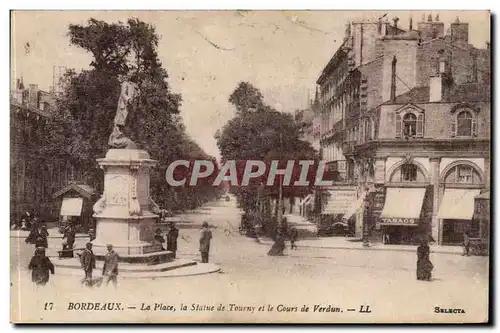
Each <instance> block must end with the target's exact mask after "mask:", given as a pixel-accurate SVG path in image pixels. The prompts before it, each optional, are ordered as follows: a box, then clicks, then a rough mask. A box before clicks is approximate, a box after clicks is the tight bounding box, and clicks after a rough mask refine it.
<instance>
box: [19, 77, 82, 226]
mask: <svg viewBox="0 0 500 333" xmlns="http://www.w3.org/2000/svg"><path fill="white" fill-rule="evenodd" d="M54 105H55V96H54V94H52V93H48V92H45V91H42V90H40V89H38V86H37V85H34V84H31V85H29V86H28V87H27V88H26V87H25V86H24V84H23V82H22V80H17V83H16V87H15V89H14V90H13V91H12V92H11V98H10V133H11V155H10V156H11V161H10V180H11V182H10V184H11V186H10V205H11V218H12V219H19V218H20V216H21V214H23V213H24V212H27V211H28V212H30V213H35V214H38V215H40V216H41V217H42V218H44V219H56V218H57V215H58V213H59V211H58V207H56V202H55V200H54V199H53V198H52V195H53V194H54V193H55V192H56V191H58V190H59V189H60V188H61V187H63V186H65V185H67V183H68V181H70V180H73V179H78V178H79V177H80V174H79V172H78V170H77V169H76V168H75V166H73V165H71V164H70V163H68V162H67V161H64V160H57V159H53V158H51V157H50V156H44V155H42V154H41V153H40V146H41V143H42V140H43V139H44V135H45V133H44V128H45V126H46V123H47V121H48V119H49V118H50V116H51V112H52V109H53V107H54Z"/></svg>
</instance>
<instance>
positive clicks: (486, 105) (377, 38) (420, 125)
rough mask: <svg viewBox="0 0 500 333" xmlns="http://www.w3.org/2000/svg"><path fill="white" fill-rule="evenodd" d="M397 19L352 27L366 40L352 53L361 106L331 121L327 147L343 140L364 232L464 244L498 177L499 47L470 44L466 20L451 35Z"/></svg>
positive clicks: (430, 24) (435, 26) (431, 24)
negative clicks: (494, 64)
mask: <svg viewBox="0 0 500 333" xmlns="http://www.w3.org/2000/svg"><path fill="white" fill-rule="evenodd" d="M397 22H398V20H397V18H396V19H394V24H393V25H392V26H391V25H389V24H388V23H387V22H380V21H379V22H377V23H376V24H372V23H370V24H371V25H370V24H351V27H352V30H353V32H352V33H350V34H349V35H350V36H352V39H353V42H352V44H351V45H354V46H355V45H358V47H357V49H356V47H353V48H352V49H351V51H350V52H347V54H348V55H349V54H350V55H351V56H350V57H349V56H347V60H346V61H347V63H349V61H351V63H352V64H353V66H352V67H351V68H350V70H349V74H348V75H347V77H346V79H345V80H346V81H351V82H356V84H359V85H358V86H356V85H354V86H353V87H352V88H351V89H352V91H353V93H355V94H354V96H356V97H355V98H353V99H352V100H354V101H355V103H356V104H355V106H354V107H352V106H351V107H350V108H345V109H343V110H345V111H343V112H341V115H342V122H341V124H342V126H341V125H336V123H338V121H337V122H336V123H335V124H333V125H328V126H326V129H327V131H323V133H324V135H323V136H322V139H323V140H322V145H323V143H326V142H328V143H329V142H331V141H333V142H335V143H338V142H342V149H341V152H342V154H343V156H344V158H345V160H346V165H347V168H346V169H347V172H346V179H347V180H350V179H353V180H355V182H356V184H357V187H358V193H359V195H358V198H362V199H364V201H363V203H364V204H363V205H362V206H363V207H358V209H357V211H356V213H355V217H356V235H357V236H361V235H362V232H363V226H365V227H366V228H365V229H366V231H365V234H366V235H370V236H371V238H372V239H375V240H380V241H384V242H386V243H414V242H417V241H418V239H419V238H420V237H421V236H422V235H423V234H428V235H432V237H433V238H434V239H435V240H436V241H438V242H439V243H443V244H456V243H460V242H461V240H462V234H463V231H470V232H471V233H474V232H475V229H476V226H475V225H474V223H473V222H472V213H473V207H474V196H475V195H478V194H479V193H480V192H481V191H482V190H484V189H486V188H488V187H489V182H490V180H489V164H490V157H489V156H490V131H489V128H490V123H491V120H490V112H491V110H490V93H489V92H490V79H489V77H490V59H489V55H490V51H489V48H488V47H487V48H485V49H477V48H475V47H473V46H472V45H470V44H469V43H468V28H469V27H468V24H467V23H463V22H460V21H459V19H457V21H456V22H454V23H452V24H451V26H450V29H449V30H448V33H447V34H445V33H444V23H443V22H440V21H439V19H438V17H436V18H435V19H433V18H432V17H431V16H429V17H427V20H422V21H421V22H419V23H418V25H417V29H415V30H414V29H413V25H412V22H410V26H409V29H408V30H407V31H404V30H402V29H400V28H399V27H398V26H397ZM368 27H372V29H371V30H370V29H369V28H368ZM373 27H374V28H373ZM374 29H375V30H374ZM349 30H350V29H348V32H349ZM367 31H368V33H367ZM367 35H368V36H369V38H371V39H370V40H368V39H364V37H363V38H362V36H367ZM356 37H357V38H358V42H356ZM349 38H350V37H348V39H349ZM344 47H345V46H344V45H343V46H342V47H341V49H342V48H344ZM340 51H341V50H339V51H338V52H337V53H339V52H340ZM341 52H344V51H341ZM360 52H361V55H359V53H360ZM344 53H345V52H344ZM340 68H342V66H339V70H340ZM318 81H320V80H318ZM321 82H322V81H321ZM321 82H320V83H321ZM357 94H359V96H358V95H357ZM341 105H342V104H341ZM353 110H354V111H353ZM328 140H331V141H328ZM325 146H326V145H325ZM339 179H341V178H339ZM457 203H458V204H457ZM362 208H363V209H362ZM349 214H350V212H349ZM366 235H365V236H366Z"/></svg>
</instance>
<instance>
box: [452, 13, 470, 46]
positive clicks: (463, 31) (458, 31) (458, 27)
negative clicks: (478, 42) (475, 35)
mask: <svg viewBox="0 0 500 333" xmlns="http://www.w3.org/2000/svg"><path fill="white" fill-rule="evenodd" d="M450 31H451V41H452V43H455V42H457V41H462V42H465V43H467V44H468V43H469V23H462V22H460V19H459V18H458V17H457V19H456V20H455V22H453V23H452V24H451V26H450Z"/></svg>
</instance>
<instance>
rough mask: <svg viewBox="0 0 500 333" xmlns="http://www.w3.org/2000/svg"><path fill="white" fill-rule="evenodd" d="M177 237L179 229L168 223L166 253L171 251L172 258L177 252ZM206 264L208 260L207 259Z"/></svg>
mask: <svg viewBox="0 0 500 333" xmlns="http://www.w3.org/2000/svg"><path fill="white" fill-rule="evenodd" d="M178 237H179V229H177V228H176V227H175V223H174V222H172V223H170V229H169V230H168V234H167V251H172V253H173V254H174V258H175V255H176V252H177V238H178ZM207 262H208V259H207Z"/></svg>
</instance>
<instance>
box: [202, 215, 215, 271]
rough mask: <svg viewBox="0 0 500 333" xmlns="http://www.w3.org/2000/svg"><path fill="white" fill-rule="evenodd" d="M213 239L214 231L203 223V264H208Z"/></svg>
mask: <svg viewBox="0 0 500 333" xmlns="http://www.w3.org/2000/svg"><path fill="white" fill-rule="evenodd" d="M211 239H212V231H210V229H209V228H208V223H207V222H203V228H202V229H201V231H200V253H201V262H202V263H208V253H209V252H210V240H211Z"/></svg>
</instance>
